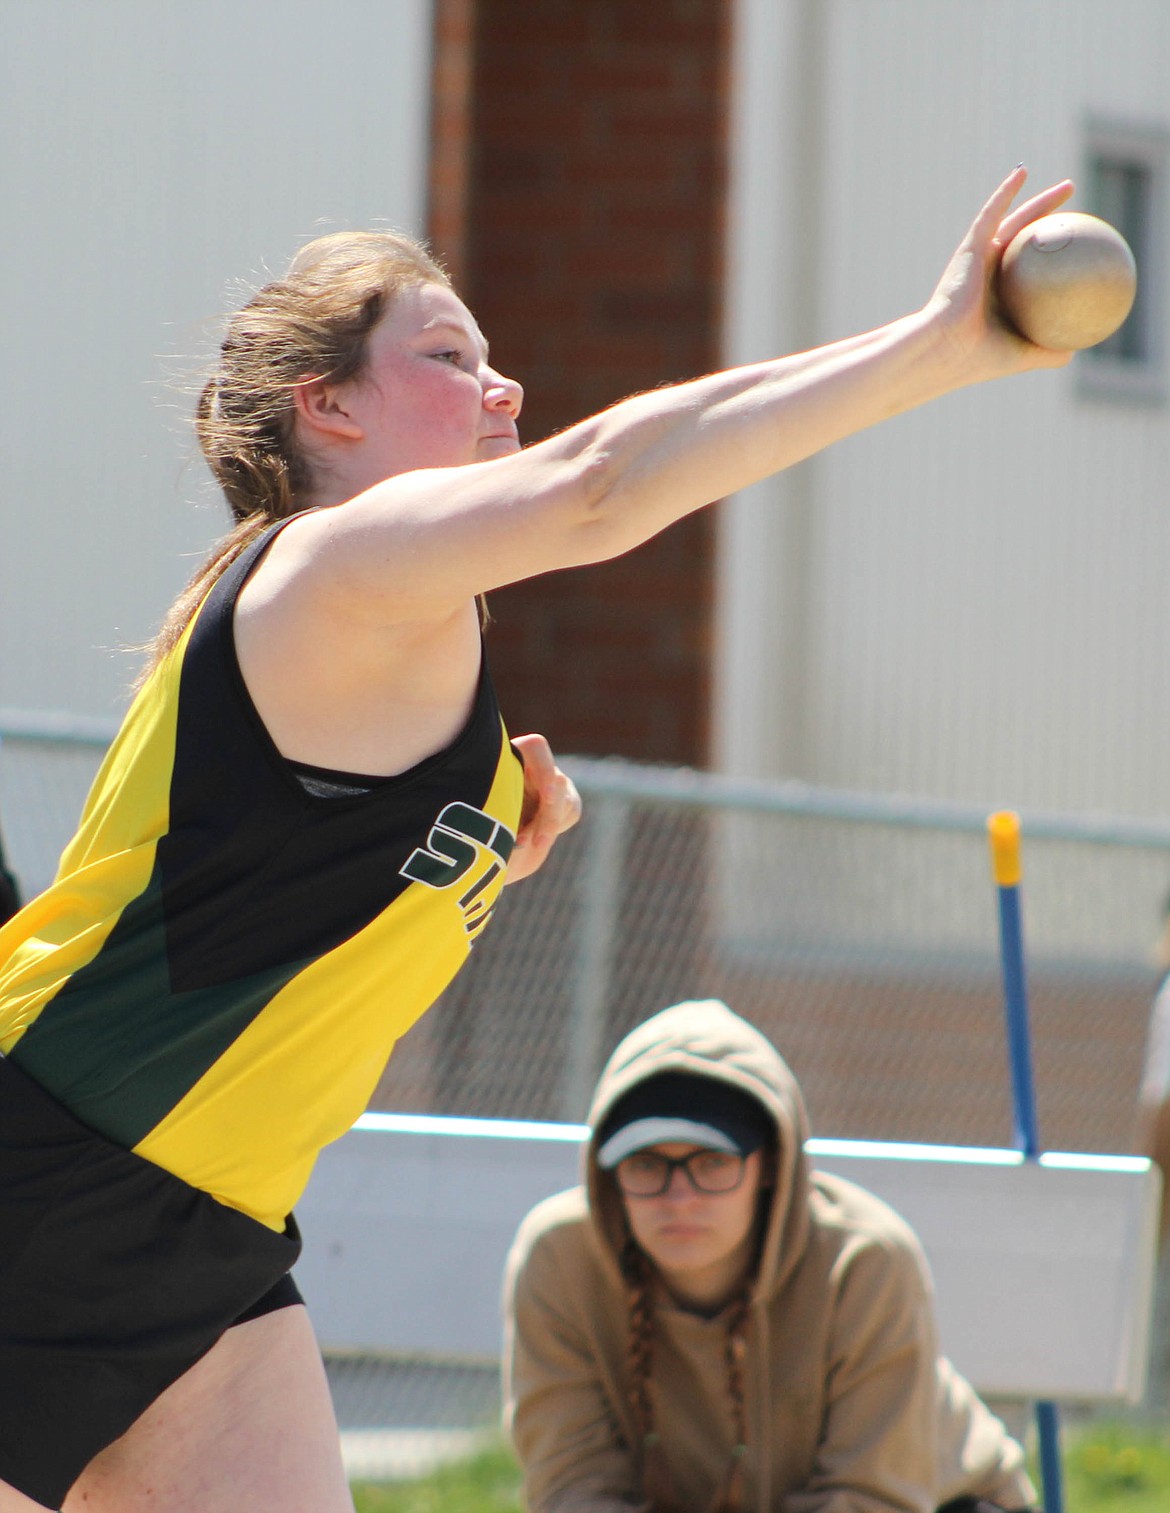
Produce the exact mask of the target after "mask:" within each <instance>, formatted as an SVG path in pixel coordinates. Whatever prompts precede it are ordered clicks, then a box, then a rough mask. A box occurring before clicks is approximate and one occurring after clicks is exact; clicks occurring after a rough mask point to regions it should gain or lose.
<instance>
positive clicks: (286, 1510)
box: [0, 1305, 353, 1513]
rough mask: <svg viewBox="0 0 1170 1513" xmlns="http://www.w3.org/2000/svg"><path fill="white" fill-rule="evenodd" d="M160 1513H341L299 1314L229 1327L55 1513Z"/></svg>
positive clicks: (326, 1418)
mask: <svg viewBox="0 0 1170 1513" xmlns="http://www.w3.org/2000/svg"><path fill="white" fill-rule="evenodd" d="M163 1510H165V1513H245V1510H246V1513H352V1510H353V1502H352V1499H351V1498H350V1495H349V1489H348V1487H347V1485H346V1480H345V1472H344V1469H343V1467H342V1462H341V1449H340V1445H339V1440H338V1433H337V1423H336V1420H335V1418H334V1414H333V1405H332V1403H331V1401H330V1398H329V1388H328V1384H327V1382H326V1380H325V1370H324V1367H323V1366H322V1364H321V1356H320V1352H319V1351H318V1349H317V1342H316V1340H315V1338H314V1336H313V1330H312V1326H311V1325H310V1323H309V1318H308V1314H307V1313H306V1311H305V1309H304V1308H303V1307H301V1306H299V1305H297V1306H294V1307H290V1308H280V1309H277V1310H276V1311H275V1312H272V1313H266V1314H263V1315H261V1317H259V1318H256V1319H251V1320H249V1322H248V1323H246V1324H237V1325H236V1326H235V1327H234V1328H232V1329H229V1330H228V1332H227V1333H226V1334H225V1335H224V1336H223V1338H222V1339H221V1340H220V1341H219V1343H218V1344H216V1345H215V1346H214V1347H213V1348H212V1349H211V1350H210V1351H209V1352H208V1353H207V1355H205V1356H204V1357H203V1359H202V1360H201V1361H199V1362H197V1363H196V1365H194V1366H193V1367H192V1368H191V1369H190V1371H188V1372H187V1373H186V1374H185V1375H184V1376H182V1377H180V1378H179V1380H178V1381H177V1382H175V1384H174V1385H173V1386H172V1387H169V1388H168V1389H167V1391H166V1392H164V1393H163V1395H162V1396H161V1397H160V1398H159V1399H158V1400H157V1401H156V1402H155V1403H154V1404H153V1405H152V1406H151V1407H150V1408H148V1409H147V1411H146V1412H145V1413H144V1414H143V1415H142V1417H141V1418H139V1419H138V1421H137V1422H136V1423H135V1424H134V1425H133V1427H132V1428H131V1429H129V1430H128V1431H127V1433H126V1434H124V1435H123V1436H122V1438H121V1439H120V1440H117V1441H116V1442H115V1443H114V1444H112V1445H110V1446H109V1447H108V1448H107V1449H105V1450H103V1451H102V1453H101V1454H100V1455H99V1456H98V1457H97V1458H96V1459H95V1460H94V1461H92V1462H91V1463H90V1465H89V1466H88V1467H87V1468H86V1470H85V1471H84V1472H83V1473H82V1475H81V1477H80V1478H79V1480H78V1481H77V1482H76V1483H75V1484H74V1486H73V1488H72V1490H71V1491H70V1493H69V1496H68V1497H67V1498H66V1500H65V1513H163ZM0 1513H6V1510H4V1509H3V1508H2V1505H0ZM13 1513H18V1510H17V1509H15V1508H14V1509H13ZM19 1513H23V1510H19Z"/></svg>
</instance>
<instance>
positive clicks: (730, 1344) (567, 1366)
mask: <svg viewBox="0 0 1170 1513" xmlns="http://www.w3.org/2000/svg"><path fill="white" fill-rule="evenodd" d="M589 1124H590V1126H591V1129H592V1136H591V1139H590V1142H589V1146H588V1154H587V1163H586V1166H587V1184H586V1186H585V1187H584V1188H580V1187H578V1188H574V1189H573V1190H572V1191H570V1192H565V1193H559V1194H557V1195H556V1196H555V1197H552V1198H549V1199H546V1200H545V1201H544V1202H543V1203H541V1204H539V1205H538V1206H537V1207H536V1208H534V1209H533V1210H532V1212H531V1213H530V1214H529V1215H528V1216H527V1218H526V1219H525V1220H524V1222H523V1223H522V1225H521V1227H520V1230H519V1232H518V1233H517V1236H516V1239H515V1242H514V1244H513V1247H512V1251H511V1255H510V1257H509V1261H508V1271H507V1282H506V1288H505V1307H506V1314H507V1333H506V1346H505V1356H506V1359H505V1398H506V1415H507V1421H508V1425H509V1428H510V1431H511V1434H512V1438H513V1443H514V1445H515V1448H516V1451H517V1454H518V1456H519V1459H520V1463H521V1466H522V1467H523V1471H524V1483H525V1494H526V1499H527V1503H526V1505H527V1507H528V1508H529V1509H530V1510H531V1513H570V1510H572V1513H935V1510H936V1509H941V1508H943V1507H946V1509H947V1513H993V1510H995V1509H998V1508H1010V1509H1018V1508H1024V1507H1027V1506H1029V1505H1031V1504H1033V1503H1034V1502H1035V1498H1036V1493H1035V1490H1034V1488H1033V1487H1032V1484H1031V1482H1030V1481H1029V1480H1028V1477H1027V1475H1026V1474H1025V1472H1024V1470H1023V1468H1022V1467H1023V1452H1022V1451H1021V1449H1020V1447H1019V1445H1018V1444H1016V1442H1015V1441H1014V1440H1013V1439H1011V1438H1010V1437H1009V1436H1008V1434H1007V1432H1006V1430H1005V1429H1004V1426H1003V1425H1002V1424H1001V1423H1000V1421H999V1420H998V1419H997V1418H996V1417H994V1415H993V1414H992V1413H991V1412H990V1411H989V1410H988V1409H987V1408H986V1407H985V1406H984V1404H983V1403H982V1402H981V1401H980V1400H979V1398H978V1397H977V1396H976V1394H975V1392H974V1390H973V1389H972V1388H971V1386H970V1385H969V1384H968V1383H967V1382H966V1381H965V1380H964V1379H963V1378H962V1377H961V1376H960V1375H959V1374H958V1373H957V1372H956V1371H955V1370H954V1368H953V1367H952V1366H951V1365H950V1363H949V1362H948V1361H947V1360H946V1359H945V1358H944V1357H943V1356H941V1355H940V1354H939V1346H938V1340H937V1336H936V1330H935V1319H934V1307H933V1301H932V1294H931V1283H930V1278H929V1275H928V1272H927V1268H926V1263H925V1260H924V1257H923V1254H922V1251H921V1248H920V1246H919V1244H918V1242H917V1240H916V1239H915V1236H914V1234H913V1232H912V1231H911V1230H910V1228H909V1227H908V1226H907V1225H906V1223H905V1222H904V1221H903V1220H902V1219H900V1218H899V1217H898V1215H897V1214H896V1213H894V1211H893V1210H892V1209H891V1208H889V1207H888V1206H887V1205H886V1204H885V1203H883V1202H881V1201H880V1200H879V1199H877V1198H875V1197H874V1196H872V1195H871V1194H870V1193H868V1192H865V1191H864V1190H863V1189H861V1188H859V1187H857V1186H855V1185H854V1184H853V1183H851V1182H847V1181H845V1180H844V1179H842V1178H840V1177H834V1176H830V1175H828V1174H826V1173H823V1172H815V1171H812V1170H811V1169H810V1167H809V1163H808V1160H807V1158H806V1156H805V1152H804V1142H805V1140H806V1138H807V1136H808V1120H807V1115H806V1113H805V1109H804V1103H803V1100H802V1098H801V1094H800V1089H799V1087H798V1086H797V1083H796V1080H795V1078H794V1077H793V1075H792V1073H791V1071H790V1070H789V1069H788V1067H787V1065H786V1064H785V1062H784V1061H783V1060H782V1059H781V1057H780V1055H779V1053H778V1052H777V1051H776V1049H775V1047H774V1046H773V1045H772V1044H771V1042H770V1041H768V1040H767V1039H765V1037H764V1036H763V1035H761V1034H760V1033H759V1031H757V1030H755V1029H754V1028H753V1027H752V1026H751V1025H749V1024H748V1023H746V1022H745V1021H744V1020H743V1019H740V1018H739V1017H738V1016H737V1015H735V1014H733V1013H732V1012H731V1010H730V1009H728V1008H727V1007H726V1006H725V1005H724V1004H722V1003H718V1002H713V1001H712V1002H705V1003H683V1004H678V1005H676V1006H675V1007H674V1008H670V1009H666V1010H664V1011H663V1012H662V1013H660V1014H657V1015H655V1016H654V1018H652V1019H650V1020H648V1021H647V1022H646V1023H645V1024H642V1025H640V1026H639V1027H638V1028H637V1029H635V1030H634V1031H633V1032H632V1033H631V1034H629V1035H628V1036H627V1037H626V1038H625V1040H623V1041H622V1043H621V1044H620V1045H619V1046H618V1048H617V1050H616V1051H615V1052H614V1053H613V1055H612V1057H611V1058H610V1061H609V1064H608V1066H607V1067H606V1068H605V1070H604V1072H603V1073H602V1075H601V1079H600V1081H599V1083H598V1085H597V1089H596V1093H595V1095H594V1100H593V1107H592V1109H591V1111H590V1115H589Z"/></svg>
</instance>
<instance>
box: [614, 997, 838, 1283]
mask: <svg viewBox="0 0 1170 1513" xmlns="http://www.w3.org/2000/svg"><path fill="white" fill-rule="evenodd" d="M659 1072H688V1073H690V1074H691V1075H692V1076H702V1077H712V1078H716V1079H718V1080H719V1081H722V1082H729V1083H732V1084H733V1085H734V1086H735V1087H738V1088H740V1089H742V1090H743V1091H744V1092H746V1093H749V1094H750V1095H751V1096H752V1097H754V1098H756V1099H757V1100H758V1101H759V1102H760V1103H761V1104H762V1105H763V1107H764V1108H765V1109H766V1110H767V1112H768V1114H769V1115H770V1116H771V1119H772V1121H773V1123H774V1124H775V1126H776V1138H775V1142H774V1145H773V1153H774V1155H773V1159H774V1164H775V1171H776V1181H775V1185H774V1186H773V1188H772V1190H771V1202H770V1207H769V1211H768V1214H767V1216H766V1218H765V1223H764V1238H763V1244H762V1248H761V1252H760V1264H759V1268H758V1271H757V1274H756V1279H755V1287H754V1292H755V1297H756V1298H757V1299H765V1298H769V1297H771V1296H772V1295H773V1294H774V1293H775V1292H776V1291H777V1290H778V1289H779V1288H780V1286H781V1285H782V1284H783V1282H784V1280H785V1278H786V1277H787V1276H788V1275H789V1273H790V1272H791V1270H792V1268H793V1267H794V1266H795V1265H796V1263H797V1262H798V1261H799V1259H800V1256H801V1254H802V1253H803V1251H804V1247H805V1244H806V1242H807V1238H808V1226H809V1170H808V1161H807V1158H806V1156H805V1153H804V1142H805V1141H806V1140H807V1139H808V1115H807V1113H806V1112H805V1107H804V1099H803V1098H802V1097H801V1093H800V1088H799V1086H798V1085H797V1081H796V1078H795V1077H794V1076H793V1075H792V1072H791V1070H790V1069H789V1067H788V1064H787V1062H786V1061H785V1060H784V1058H783V1057H782V1056H781V1055H780V1053H779V1051H777V1050H776V1048H775V1046H774V1045H773V1044H772V1043H771V1041H770V1040H768V1039H767V1038H766V1037H765V1036H764V1035H762V1034H761V1033H760V1031H759V1030H757V1029H756V1028H755V1027H754V1026H753V1025H750V1024H749V1023H748V1022H747V1020H746V1019H741V1018H740V1017H739V1015H738V1014H733V1013H732V1011H731V1010H730V1009H729V1008H728V1007H727V1005H726V1004H725V1003H720V1002H719V1001H718V1000H717V999H713V998H710V999H703V1000H698V1001H693V1002H689V1003H678V1004H675V1005H674V1006H673V1008H669V1009H663V1010H662V1012H661V1013H660V1014H655V1015H654V1017H653V1018H652V1019H648V1020H646V1022H645V1023H644V1024H640V1025H639V1026H638V1027H637V1029H635V1030H631V1032H630V1033H629V1034H628V1035H627V1036H626V1038H625V1039H624V1040H623V1041H622V1042H621V1044H620V1045H619V1046H618V1047H617V1049H616V1050H615V1051H614V1053H613V1055H612V1056H611V1057H610V1058H609V1061H608V1063H607V1065H606V1067H605V1070H604V1071H603V1072H602V1074H601V1077H600V1079H599V1080H598V1083H597V1089H596V1091H595V1093H594V1095H593V1105H592V1107H591V1108H590V1110H589V1119H588V1123H589V1127H590V1131H591V1133H590V1138H589V1143H588V1145H587V1147H586V1151H585V1187H586V1192H587V1194H588V1199H589V1213H590V1219H591V1222H592V1224H593V1227H594V1232H595V1235H596V1237H597V1239H598V1241H599V1243H600V1244H601V1246H602V1249H603V1252H604V1253H605V1254H606V1257H607V1264H611V1265H612V1267H613V1268H614V1271H615V1272H617V1271H618V1270H619V1269H620V1267H619V1258H620V1256H621V1252H622V1248H623V1246H624V1245H625V1240H626V1223H625V1217H624V1214H623V1211H622V1204H621V1198H620V1195H619V1194H618V1191H617V1186H616V1183H615V1181H614V1178H613V1174H612V1173H610V1172H604V1171H602V1170H601V1168H600V1167H599V1166H598V1164H597V1150H596V1143H597V1142H596V1136H597V1131H598V1130H599V1129H600V1128H601V1125H602V1124H603V1123H604V1121H605V1117H606V1115H607V1114H608V1113H609V1111H610V1109H611V1108H612V1107H613V1105H614V1104H615V1103H616V1102H617V1100H618V1099H619V1098H621V1097H622V1096H623V1095H624V1094H625V1093H628V1092H629V1090H630V1089H631V1088H632V1087H636V1086H637V1084H638V1083H640V1082H644V1081H646V1079H647V1078H649V1077H655V1076H657V1075H658V1073H659Z"/></svg>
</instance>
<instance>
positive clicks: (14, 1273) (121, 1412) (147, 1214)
mask: <svg viewBox="0 0 1170 1513" xmlns="http://www.w3.org/2000/svg"><path fill="white" fill-rule="evenodd" d="M299 1252H300V1236H299V1234H298V1233H297V1228H296V1223H295V1221H294V1220H293V1219H292V1217H291V1215H290V1217H289V1221H288V1225H287V1227H286V1229H285V1232H284V1234H277V1233H276V1232H275V1231H274V1230H271V1229H268V1228H267V1227H266V1226H265V1225H263V1224H259V1223H257V1222H256V1221H255V1220H254V1219H250V1218H248V1216H247V1215H246V1214H242V1213H240V1212H238V1211H237V1210H236V1209H234V1208H228V1207H226V1206H225V1205H224V1204H222V1203H219V1202H217V1201H216V1200H215V1199H214V1198H212V1197H209V1196H208V1194H207V1193H204V1192H200V1191H199V1190H198V1189H197V1188H194V1187H191V1186H190V1185H189V1184H188V1183H186V1182H183V1181H181V1180H180V1179H179V1178H178V1177H176V1176H173V1175H172V1174H171V1173H170V1172H167V1171H164V1170H163V1169H162V1167H159V1166H155V1165H154V1164H153V1162H150V1161H146V1160H144V1159H143V1158H142V1157H141V1156H136V1155H134V1154H133V1152H131V1151H127V1150H124V1149H123V1148H122V1147H121V1146H118V1145H114V1144H112V1143H111V1142H110V1141H108V1140H106V1139H105V1138H104V1137H102V1136H101V1135H97V1134H95V1133H94V1132H93V1131H92V1130H90V1129H88V1128H87V1127H86V1126H85V1125H83V1124H81V1123H79V1122H78V1121H77V1120H76V1119H74V1118H73V1116H72V1115H71V1114H69V1113H68V1112H67V1111H66V1110H65V1109H64V1108H62V1107H61V1105H60V1104H58V1103H57V1102H56V1101H55V1100H54V1099H52V1098H50V1097H49V1096H48V1095H47V1094H46V1093H45V1092H44V1091H43V1090H42V1089H41V1088H40V1087H39V1086H38V1085H37V1084H36V1083H34V1082H33V1081H31V1080H30V1079H29V1078H28V1077H26V1076H25V1075H24V1074H23V1073H22V1072H20V1071H19V1070H18V1069H17V1068H16V1067H15V1066H13V1064H12V1062H11V1061H9V1060H6V1059H5V1058H4V1057H2V1056H0V1481H6V1482H8V1483H10V1485H12V1486H14V1487H16V1488H17V1489H18V1490H19V1491H21V1492H23V1493H24V1494H25V1495H26V1496H27V1497H31V1498H32V1499H33V1501H34V1502H39V1503H43V1504H44V1505H45V1506H46V1507H49V1508H58V1507H60V1505H61V1503H62V1502H63V1501H64V1498H65V1494H66V1493H67V1492H68V1490H69V1488H70V1487H71V1486H72V1485H73V1483H74V1482H75V1481H76V1480H77V1478H78V1476H80V1474H81V1472H82V1471H83V1470H84V1469H85V1467H86V1466H87V1465H88V1464H89V1462H90V1461H91V1460H92V1459H93V1457H94V1456H95V1455H96V1454H97V1453H98V1451H99V1450H103V1449H104V1448H105V1447H106V1446H107V1445H109V1444H112V1443H113V1441H114V1440H116V1439H118V1438H119V1437H120V1436H121V1435H122V1434H124V1433H125V1432H126V1430H127V1429H128V1428H129V1427H130V1425H131V1424H132V1423H133V1422H134V1420H135V1419H136V1418H137V1417H138V1416H139V1414H141V1413H142V1412H143V1411H144V1410H145V1409H146V1408H148V1407H149V1406H150V1404H151V1403H152V1402H153V1401H154V1400H155V1398H157V1397H158V1396H159V1395H160V1393H162V1392H163V1391H164V1390H165V1389H166V1388H167V1387H169V1386H170V1385H171V1383H172V1382H174V1381H176V1380H177V1379H178V1378H179V1377H180V1376H182V1374H183V1372H184V1371H186V1370H187V1369H188V1367H190V1366H193V1365H194V1364H195V1362H196V1361H197V1360H198V1359H199V1358H200V1356H202V1355H205V1354H206V1352H207V1351H208V1350H210V1349H211V1347H212V1346H213V1345H214V1344H215V1342H216V1340H218V1339H219V1337H220V1336H221V1335H222V1334H223V1332H224V1331H225V1329H229V1328H230V1327H231V1326H232V1325H233V1324H235V1323H242V1322H243V1321H244V1320H246V1319H249V1318H255V1317H256V1316H257V1315H258V1314H261V1313H266V1312H269V1311H271V1310H272V1309H274V1308H283V1307H287V1306H288V1305H289V1304H291V1303H297V1302H300V1294H299V1293H298V1292H297V1289H296V1286H295V1284H294V1283H293V1281H292V1279H291V1277H289V1276H288V1275H287V1273H288V1271H289V1268H290V1267H291V1266H292V1264H293V1262H294V1261H295V1260H296V1258H297V1255H298V1254H299Z"/></svg>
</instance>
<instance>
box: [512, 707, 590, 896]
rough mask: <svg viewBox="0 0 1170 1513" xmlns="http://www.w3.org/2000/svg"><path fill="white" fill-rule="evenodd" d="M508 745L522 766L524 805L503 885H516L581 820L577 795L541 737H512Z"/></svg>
mask: <svg viewBox="0 0 1170 1513" xmlns="http://www.w3.org/2000/svg"><path fill="white" fill-rule="evenodd" d="M512 745H513V746H515V748H516V750H517V751H518V752H519V753H520V757H521V760H522V761H523V763H524V803H523V807H522V808H521V810H520V829H519V831H518V832H517V835H516V848H515V850H514V851H513V852H512V858H511V860H510V861H509V863H508V874H507V876H506V878H505V879H504V881H505V882H509V883H515V882H519V881H520V879H521V878H522V877H530V876H531V875H532V873H534V872H536V871H538V870H539V868H541V867H542V866H543V865H544V863H545V861H546V860H547V858H548V854H549V852H550V851H551V850H552V846H553V842H554V841H555V840H556V838H557V836H559V835H563V834H564V833H565V831H566V830H571V829H572V828H573V826H574V825H575V824H576V823H577V821H578V820H579V819H580V818H581V795H580V794H579V793H578V792H577V787H576V784H575V783H574V782H573V780H572V778H571V777H569V776H568V775H567V774H566V773H564V772H562V771H561V769H560V768H559V767H558V766H557V764H556V761H555V760H554V758H553V754H552V748H551V747H550V746H549V744H548V742H547V741H546V740H545V738H544V737H543V736H542V735H521V736H516V738H515V739H514V740H513V742H512Z"/></svg>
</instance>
